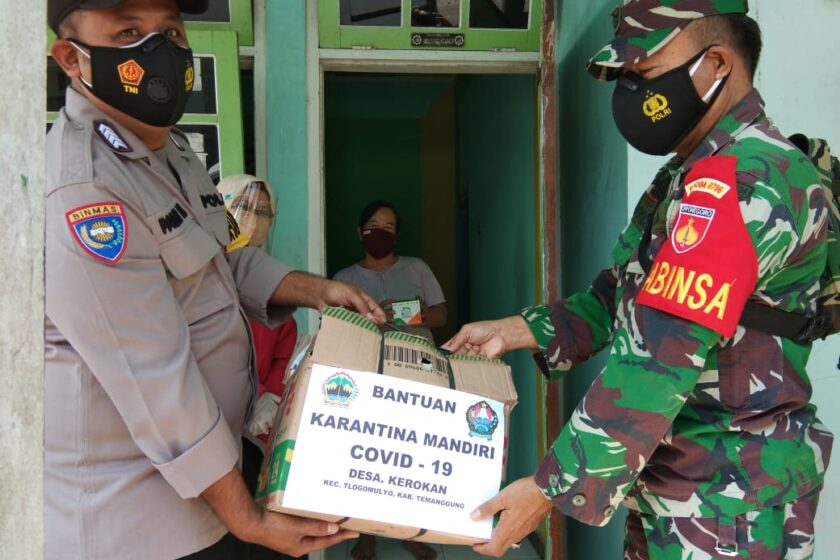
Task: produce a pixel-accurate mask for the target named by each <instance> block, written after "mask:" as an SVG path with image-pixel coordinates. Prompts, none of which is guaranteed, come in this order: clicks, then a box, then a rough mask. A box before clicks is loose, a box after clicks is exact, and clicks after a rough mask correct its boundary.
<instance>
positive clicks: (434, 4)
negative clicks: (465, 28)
mask: <svg viewBox="0 0 840 560" xmlns="http://www.w3.org/2000/svg"><path fill="white" fill-rule="evenodd" d="M460 24H461V0H411V26H412V27H458V26H459V25H460Z"/></svg>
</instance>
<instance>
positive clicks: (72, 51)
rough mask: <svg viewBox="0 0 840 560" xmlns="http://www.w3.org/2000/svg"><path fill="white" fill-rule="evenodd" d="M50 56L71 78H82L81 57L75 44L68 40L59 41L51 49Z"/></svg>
mask: <svg viewBox="0 0 840 560" xmlns="http://www.w3.org/2000/svg"><path fill="white" fill-rule="evenodd" d="M50 54H51V55H52V57H53V59H54V60H55V61H56V62H57V63H58V65H59V66H60V67H61V69H62V70H64V73H65V74H67V76H68V77H69V78H71V79H72V78H78V77H79V76H81V74H82V69H81V65H80V58H81V55H80V54H79V51H78V50H77V49H76V47H75V46H74V45H73V43H71V42H70V41H68V40H67V39H57V40H56V41H55V43H53V44H52V47H50Z"/></svg>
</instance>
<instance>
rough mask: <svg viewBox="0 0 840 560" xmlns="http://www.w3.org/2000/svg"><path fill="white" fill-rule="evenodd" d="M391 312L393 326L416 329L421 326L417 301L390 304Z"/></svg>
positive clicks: (409, 300) (418, 302) (421, 317)
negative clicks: (392, 314) (392, 313)
mask: <svg viewBox="0 0 840 560" xmlns="http://www.w3.org/2000/svg"><path fill="white" fill-rule="evenodd" d="M391 310H392V311H393V312H394V325H396V326H398V327H403V326H412V327H418V326H420V325H422V324H423V315H422V313H421V312H420V300H419V299H408V300H404V301H393V302H391Z"/></svg>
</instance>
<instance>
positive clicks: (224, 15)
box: [184, 0, 230, 23]
mask: <svg viewBox="0 0 840 560" xmlns="http://www.w3.org/2000/svg"><path fill="white" fill-rule="evenodd" d="M184 21H209V22H212V23H230V0H227V1H222V0H213V2H210V3H209V6H208V8H207V11H206V12H204V13H203V14H184Z"/></svg>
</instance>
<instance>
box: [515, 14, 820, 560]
mask: <svg viewBox="0 0 840 560" xmlns="http://www.w3.org/2000/svg"><path fill="white" fill-rule="evenodd" d="M711 1H712V0H684V1H682V2H680V1H679V0H677V1H673V2H665V1H663V2H659V4H683V5H684V4H690V5H697V4H709V3H710V2H711ZM641 3H645V4H647V5H648V7H649V6H650V5H651V4H655V2H652V1H648V0H642V2H641ZM628 4H629V5H631V6H632V4H633V2H632V1H630V2H629V3H628ZM721 4H726V5H731V4H733V3H732V2H727V1H723V2H721ZM743 4H744V3H743V2H741V5H742V6H743ZM642 24H644V21H642ZM650 27H654V25H653V24H651V25H650ZM669 40H670V39H669ZM614 46H615V45H613V47H614ZM660 46H661V45H660ZM602 52H603V51H602ZM613 54H614V50H613ZM636 60H637V59H636ZM598 75H599V77H605V76H604V75H603V74H598ZM721 155H726V156H734V157H735V158H737V163H736V167H735V178H736V186H737V195H738V200H739V201H740V202H739V204H738V206H739V208H740V214H741V216H742V217H743V222H744V224H745V225H746V230H747V232H748V234H749V239H750V240H751V242H752V246H753V247H754V249H755V256H756V260H757V272H758V275H757V282H756V284H755V287H754V289H753V290H752V293H751V296H750V299H752V300H756V301H761V302H764V303H768V304H771V305H773V306H776V307H778V308H780V309H783V310H785V311H796V312H800V313H806V314H813V313H814V311H815V302H816V297H817V293H818V291H819V277H820V274H821V272H822V271H823V269H824V266H825V259H826V243H825V239H826V224H827V215H828V206H827V191H826V189H825V188H824V187H823V186H822V185H821V184H820V179H819V176H818V174H817V171H816V169H815V168H814V167H813V166H812V165H811V163H810V161H809V160H808V158H807V157H806V156H805V155H804V154H803V153H802V152H801V151H799V150H798V149H797V148H796V147H795V146H794V145H793V144H791V143H790V142H788V141H787V140H786V139H785V137H784V136H783V135H782V134H781V133H780V132H779V131H778V130H776V129H775V128H774V127H773V126H772V124H771V123H770V121H769V120H768V118H767V117H766V116H765V114H764V110H763V102H762V100H761V97H760V95H759V94H758V92H757V91H755V90H753V91H752V92H751V93H750V94H749V95H747V96H746V97H745V98H744V99H743V100H742V101H741V102H740V103H738V104H737V105H736V106H735V107H734V108H733V109H732V110H731V111H730V112H729V114H727V115H726V116H725V117H724V118H722V119H721V120H720V121H719V122H718V123H717V125H716V126H715V128H714V129H713V130H712V131H711V132H710V133H709V134H708V136H707V137H706V138H705V139H704V140H703V142H701V143H700V145H699V146H698V147H697V148H696V149H695V150H694V151H693V153H691V154H690V155H689V156H688V157H687V158H685V159H682V158H680V157H675V158H673V159H672V160H671V161H669V162H668V163H667V164H666V165H665V166H664V167H663V168H662V169H660V171H659V173H658V174H657V176H656V178H655V179H654V182H653V184H652V185H651V186H650V187H649V188H648V189H647V191H646V193H645V194H644V195H643V196H642V197H641V199H640V201H639V203H638V205H637V207H636V210H635V212H634V215H633V218H632V220H631V223H630V224H629V225H628V226H627V228H626V229H625V230H624V231H623V233H622V234H621V236H620V237H619V240H618V242H617V243H616V245H615V248H614V250H613V254H612V257H613V260H614V265H613V266H612V268H610V269H607V270H604V271H602V272H601V274H599V275H598V276H597V277H596V279H595V281H594V282H593V284H592V286H591V287H590V289H589V290H588V291H586V292H583V293H578V294H575V295H572V296H571V297H568V298H566V299H564V300H562V301H559V302H557V303H555V304H554V305H552V306H536V307H531V308H528V309H526V310H524V311H523V313H522V316H523V318H524V319H525V320H526V322H527V323H528V325H529V327H530V329H531V332H532V333H533V334H534V337H535V338H536V340H537V343H538V345H539V348H540V354H541V356H542V359H543V360H544V361H545V365H547V368H546V369H547V370H548V371H549V373H550V375H551V377H552V378H557V377H559V376H560V375H562V374H563V373H564V372H567V371H568V370H570V369H572V368H573V367H574V366H575V365H577V364H578V363H580V362H582V361H584V360H586V359H587V358H589V357H590V356H592V355H593V354H594V353H596V352H598V351H599V350H601V349H603V348H606V347H607V346H609V347H610V355H609V358H608V362H607V365H606V367H605V369H604V370H603V371H602V373H601V374H600V375H599V376H598V378H597V379H596V380H595V381H594V383H593V384H592V386H591V388H590V389H589V391H588V392H587V393H586V395H585V396H584V398H583V400H582V401H581V402H580V404H579V405H578V406H577V408H576V409H575V411H574V412H573V414H572V416H571V419H570V420H569V422H568V423H567V424H566V425H565V427H564V429H563V430H562V432H561V434H560V436H559V437H558V438H557V440H556V441H555V442H554V444H553V445H552V449H551V451H550V452H549V453H548V454H547V455H546V457H545V459H544V460H543V461H542V463H541V464H540V466H539V468H538V470H537V473H536V475H535V480H536V482H537V483H538V485H539V486H540V487H541V488H542V489H543V492H544V493H545V495H546V496H547V497H549V498H550V499H551V500H552V501H553V503H554V505H555V507H557V508H558V509H560V510H561V511H562V512H563V513H565V514H567V515H569V516H571V517H573V518H575V519H577V520H579V521H582V522H584V523H588V524H592V525H599V526H601V525H605V524H606V523H607V522H608V521H609V520H610V518H611V517H612V515H613V514H614V513H615V508H616V507H617V506H618V505H619V504H620V503H623V504H624V505H625V506H626V507H628V508H629V509H630V510H631V512H630V516H629V518H628V526H627V546H626V551H625V554H626V557H627V558H632V559H634V560H635V559H639V558H648V557H650V558H662V559H671V558H684V559H688V558H692V559H695V560H696V559H699V558H707V557H714V558H717V557H727V556H734V555H738V556H742V557H749V558H779V557H784V558H788V557H790V558H807V557H809V554H810V552H809V551H810V548H811V547H812V546H813V515H814V512H815V511H816V502H817V496H818V492H819V490H820V488H821V485H822V481H823V476H824V472H825V468H826V466H827V464H828V460H829V455H830V452H831V445H832V435H831V433H830V432H828V430H827V429H826V428H825V427H824V426H823V425H822V424H820V422H819V420H818V419H817V417H816V410H815V407H814V406H813V405H811V404H809V400H810V397H811V384H810V382H809V379H808V375H807V373H806V363H807V360H808V355H809V352H810V345H809V344H797V343H795V342H793V341H791V340H788V339H783V338H780V337H774V336H771V335H769V334H765V333H763V332H760V331H758V330H754V329H745V328H743V327H741V326H739V327H738V328H737V330H736V331H735V333H734V336H731V337H724V336H722V335H721V334H718V333H717V332H715V331H714V330H712V329H710V328H707V327H705V326H701V325H700V324H697V323H695V322H693V321H688V320H686V319H683V318H681V317H678V316H676V315H673V314H669V313H664V312H662V311H658V310H657V309H654V308H652V307H648V306H647V305H638V304H637V302H636V299H637V297H640V295H641V292H642V291H643V290H644V289H646V285H645V283H646V280H647V278H646V274H645V269H644V267H643V266H642V262H643V261H648V262H649V261H650V260H653V259H654V257H655V256H656V255H657V253H659V251H660V249H662V247H663V245H664V243H665V242H666V241H667V240H668V239H669V237H670V236H671V234H672V231H671V229H672V227H673V225H674V222H675V216H676V213H677V212H678V209H679V207H680V203H681V200H683V198H684V197H685V196H686V189H685V187H686V181H685V178H686V175H687V173H688V172H689V171H690V170H691V169H692V167H694V166H697V165H699V164H700V163H702V162H703V161H708V160H706V158H709V157H710V156H721ZM742 227H743V225H742ZM646 230H647V231H649V236H648V237H649V243H647V244H646V245H645V244H644V243H642V239H643V237H645V231H646ZM640 245H641V248H640ZM640 253H641V255H640ZM745 256H746V255H745ZM644 542H647V549H646V550H644V549H643V545H644ZM639 543H642V545H640V544H639ZM778 551H784V552H778ZM777 552H778V553H777ZM750 554H752V555H750ZM762 554H763V555H762Z"/></svg>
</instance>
